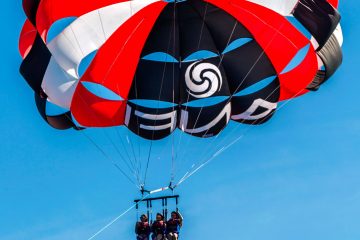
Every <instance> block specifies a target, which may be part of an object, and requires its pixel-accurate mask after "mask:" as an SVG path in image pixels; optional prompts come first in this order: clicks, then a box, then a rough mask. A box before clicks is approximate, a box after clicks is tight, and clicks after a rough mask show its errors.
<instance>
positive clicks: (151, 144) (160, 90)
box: [142, 4, 176, 187]
mask: <svg viewBox="0 0 360 240" xmlns="http://www.w3.org/2000/svg"><path fill="white" fill-rule="evenodd" d="M173 13H174V18H173V19H174V24H173V26H174V28H173V29H172V32H173V34H174V36H176V4H174V11H173ZM172 32H171V31H170V32H169V41H168V44H167V49H166V53H167V54H169V51H170V47H171V34H172ZM173 47H174V49H175V38H174V41H173ZM167 64H168V62H166V61H165V62H164V68H163V73H162V78H161V84H160V89H159V96H158V107H157V108H156V118H155V121H154V124H153V128H155V126H156V123H157V120H158V113H159V106H160V100H161V93H162V89H163V85H164V80H165V73H166V66H167ZM174 67H175V66H174V63H173V69H174ZM173 77H174V79H173V82H175V76H174V71H173ZM173 98H175V91H174V84H173ZM173 109H174V106H173ZM154 137H155V130H153V132H152V137H151V140H150V147H149V153H148V157H147V163H146V168H145V175H144V181H143V184H142V186H144V187H145V185H146V180H147V173H148V170H149V164H150V159H151V154H152V149H153V142H154Z"/></svg>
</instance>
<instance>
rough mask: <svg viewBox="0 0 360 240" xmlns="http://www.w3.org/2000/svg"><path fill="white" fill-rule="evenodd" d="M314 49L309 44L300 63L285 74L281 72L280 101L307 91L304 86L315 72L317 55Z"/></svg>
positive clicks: (312, 78)
mask: <svg viewBox="0 0 360 240" xmlns="http://www.w3.org/2000/svg"><path fill="white" fill-rule="evenodd" d="M314 52H315V49H314V47H313V46H312V45H310V49H309V52H308V53H307V55H306V57H305V58H304V60H303V61H302V63H301V64H300V65H299V66H297V67H296V68H294V69H293V70H291V71H290V72H287V73H285V74H281V75H280V76H279V78H280V79H281V81H280V101H283V100H286V99H290V98H293V97H298V96H300V95H303V94H305V93H307V92H308V90H306V87H307V86H308V85H309V84H310V83H311V82H312V81H313V80H314V77H315V75H316V73H317V70H318V66H317V57H316V54H314Z"/></svg>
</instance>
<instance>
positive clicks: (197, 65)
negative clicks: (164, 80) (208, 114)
mask: <svg viewBox="0 0 360 240" xmlns="http://www.w3.org/2000/svg"><path fill="white" fill-rule="evenodd" d="M208 64H210V65H208ZM207 65H208V66H209V68H207ZM188 69H189V70H188ZM214 69H217V70H219V71H220V75H219V74H216V72H215V71H214ZM187 70H188V73H189V74H188V75H187ZM198 70H201V74H200V75H197V74H196V72H197V71H198ZM209 72H210V73H212V74H211V75H212V77H211V78H210V79H209V78H208V77H206V74H207V73H209ZM196 76H200V78H201V80H202V83H205V82H208V83H210V84H216V83H218V85H219V87H220V80H221V79H222V80H221V82H222V84H221V87H220V88H218V90H217V92H215V93H214V94H212V95H211V96H209V97H216V96H230V91H229V86H228V80H227V77H226V73H225V69H224V68H223V67H222V65H221V64H220V57H216V58H209V59H204V60H201V61H197V62H183V63H181V70H180V99H181V103H186V102H191V101H194V100H199V99H200V98H201V97H199V98H198V97H195V96H193V95H191V94H189V92H191V93H193V94H194V95H197V94H200V93H196V91H192V90H191V89H189V88H188V86H187V84H186V81H185V78H186V77H190V78H191V79H193V78H194V77H196ZM192 82H194V81H192ZM198 85H201V84H198Z"/></svg>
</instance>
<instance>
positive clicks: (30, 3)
mask: <svg viewBox="0 0 360 240" xmlns="http://www.w3.org/2000/svg"><path fill="white" fill-rule="evenodd" d="M40 1H41V0H23V8H24V12H25V14H26V16H27V17H28V19H29V20H30V22H31V23H32V24H33V25H34V26H36V13H37V10H38V8H39V4H40Z"/></svg>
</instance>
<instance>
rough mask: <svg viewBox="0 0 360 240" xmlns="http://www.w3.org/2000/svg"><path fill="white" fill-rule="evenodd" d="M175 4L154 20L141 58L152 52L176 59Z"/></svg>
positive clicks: (177, 31) (177, 41)
mask: <svg viewBox="0 0 360 240" xmlns="http://www.w3.org/2000/svg"><path fill="white" fill-rule="evenodd" d="M176 7H177V4H168V5H167V6H166V7H165V9H164V10H163V11H162V12H161V14H160V16H159V17H158V19H157V20H156V23H155V25H154V27H153V29H152V30H151V32H150V35H149V37H148V39H147V41H146V44H145V46H144V49H143V51H142V53H141V57H145V56H146V55H148V54H151V53H154V52H164V53H168V54H169V55H171V56H173V57H174V58H177V60H179V59H178V56H179V23H178V16H177V10H176Z"/></svg>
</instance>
